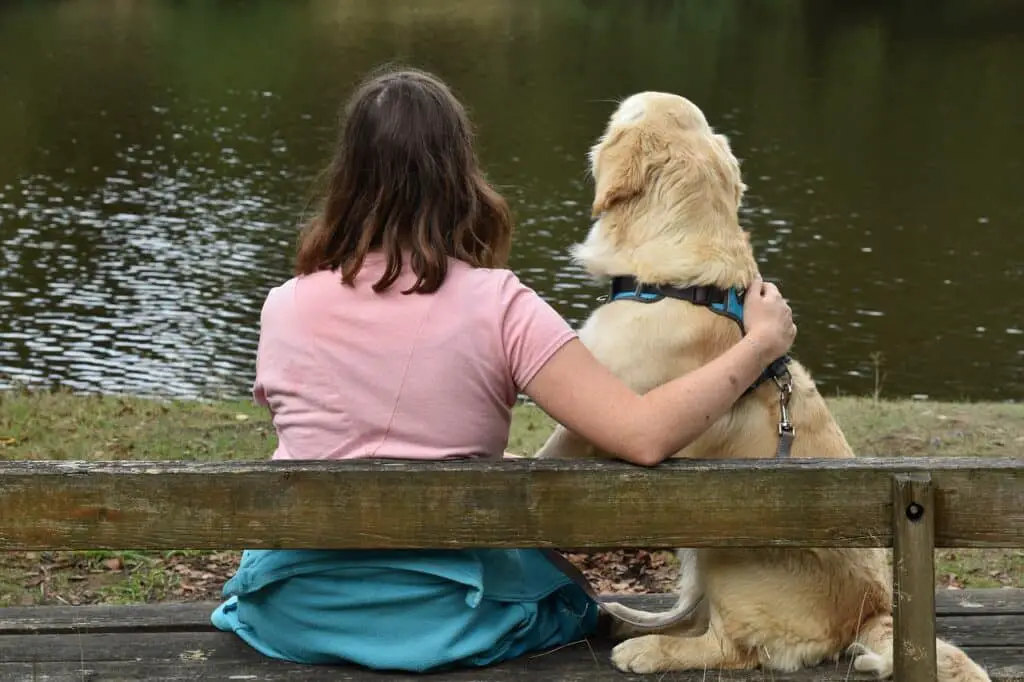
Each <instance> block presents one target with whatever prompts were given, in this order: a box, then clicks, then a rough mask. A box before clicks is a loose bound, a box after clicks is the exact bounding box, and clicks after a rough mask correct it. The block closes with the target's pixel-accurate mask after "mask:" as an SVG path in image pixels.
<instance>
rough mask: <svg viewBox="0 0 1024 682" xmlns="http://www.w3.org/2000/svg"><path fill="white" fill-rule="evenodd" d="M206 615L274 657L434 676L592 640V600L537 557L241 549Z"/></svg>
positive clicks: (530, 554) (490, 553)
mask: <svg viewBox="0 0 1024 682" xmlns="http://www.w3.org/2000/svg"><path fill="white" fill-rule="evenodd" d="M223 595H224V597H225V598H226V601H225V602H223V603H222V604H221V605H220V606H218V607H217V609H216V610H215V611H214V612H213V615H212V617H211V620H212V622H213V624H214V626H215V627H217V628H219V629H220V630H225V631H228V632H234V633H235V634H237V635H238V636H239V637H241V638H242V639H243V640H244V641H245V642H247V643H248V644H249V645H250V646H252V647H253V648H254V649H256V650H257V651H259V652H261V653H263V654H264V655H266V656H271V657H273V658H278V659H283V660H287V661H293V662H296V663H308V664H340V663H354V664H357V665H362V666H365V667H368V668H372V669H375V670H404V671H412V672H433V671H438V670H445V669H452V668H457V667H472V666H485V665H491V664H494V663H498V662H501V661H505V660H508V659H512V658H516V657H518V656H522V655H523V654H527V653H530V652H536V651H543V650H545V649H550V648H552V647H557V646H561V645H564V644H569V643H572V642H577V641H580V640H582V639H583V638H585V637H587V636H589V635H591V634H593V633H594V631H595V629H596V627H597V612H598V608H597V605H596V604H595V603H594V602H593V601H592V600H591V599H590V598H589V597H588V596H587V595H586V594H585V593H584V592H583V590H581V589H580V588H579V587H578V586H577V585H575V584H574V583H573V582H572V581H571V580H569V579H568V578H567V577H566V576H564V575H563V574H562V573H561V572H560V571H558V569H556V568H555V567H554V566H553V565H552V564H551V563H550V562H549V561H548V560H547V559H546V558H545V557H544V556H543V555H542V554H541V553H540V552H537V551H536V550H393V551H392V550H389V551H370V550H362V551H347V550H344V551H342V550H246V551H245V552H244V553H243V554H242V562H241V564H240V565H239V567H238V571H237V572H236V573H235V575H234V577H232V578H231V580H229V581H228V582H227V584H225V586H224V591H223Z"/></svg>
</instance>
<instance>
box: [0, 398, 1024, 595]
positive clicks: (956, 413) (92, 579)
mask: <svg viewBox="0 0 1024 682" xmlns="http://www.w3.org/2000/svg"><path fill="white" fill-rule="evenodd" d="M828 402H829V405H830V407H831V409H832V410H833V412H834V413H835V415H836V418H837V419H838V420H839V422H840V424H841V426H842V427H843V429H844V430H845V432H846V434H847V437H848V438H849V439H850V442H851V444H852V445H853V447H854V449H855V450H856V451H857V452H858V454H860V455H862V456H876V455H877V456H922V455H936V456H959V455H982V456H1010V457H1020V456H1022V455H1024V405H1008V404H987V403H935V402H916V401H915V402H910V401H881V402H876V401H873V400H870V399H864V398H831V399H829V401H828ZM551 428H552V422H551V421H550V419H548V418H547V417H546V416H545V415H544V414H543V413H541V412H539V411H538V410H536V409H533V408H529V407H520V408H517V410H516V414H515V419H514V421H513V428H512V436H511V439H510V442H509V450H511V451H513V452H520V453H531V452H533V451H534V450H536V448H537V447H539V446H540V444H541V443H542V442H543V441H544V439H545V438H546V437H547V435H548V433H549V432H550V430H551ZM274 442H275V437H274V432H273V428H272V426H271V424H270V422H269V419H268V417H267V415H266V413H265V411H264V410H262V409H260V408H258V407H256V406H254V405H252V404H251V403H250V402H248V401H242V402H219V403H211V404H204V403H196V402H158V401H151V400H143V399H132V398H120V397H109V396H107V397H100V396H72V395H70V394H68V393H61V392H55V393H0V458H2V459H74V460H89V459H92V460H108V459H110V460H117V459H189V460H247V459H264V458H267V457H269V455H270V453H271V452H272V451H273V447H274ZM576 559H577V560H578V562H579V563H581V564H582V565H585V567H586V569H587V573H588V574H589V575H590V576H591V577H592V578H593V579H595V580H597V581H598V582H600V583H602V584H603V585H604V586H606V587H607V588H608V589H615V590H616V591H622V590H639V591H642V590H646V589H670V588H671V584H672V580H673V575H672V573H673V567H672V563H671V561H670V560H667V559H666V557H665V555H664V553H653V554H652V553H647V552H642V551H641V552H631V553H621V552H620V553H611V555H602V560H600V561H595V560H594V557H583V556H580V557H576ZM937 559H938V575H937V582H938V584H940V585H946V586H954V587H957V586H961V587H995V586H1000V585H1013V586H1019V587H1024V552H1020V551H943V552H940V553H939V556H938V557H937ZM236 561H237V553H236V552H215V553H209V552H189V551H175V552H162V553H152V552H149V553H137V552H75V553H71V552H42V553H15V554H7V555H3V556H0V606H2V605H7V604H31V603H53V602H57V603H60V602H65V603H87V602H98V601H113V602H134V601H154V600H160V599H210V598H216V597H217V593H218V591H219V589H220V586H221V585H222V583H223V580H224V578H225V576H226V575H229V574H230V572H231V570H232V569H233V568H234V566H235V562H236ZM638 564H639V566H640V570H637V565H638Z"/></svg>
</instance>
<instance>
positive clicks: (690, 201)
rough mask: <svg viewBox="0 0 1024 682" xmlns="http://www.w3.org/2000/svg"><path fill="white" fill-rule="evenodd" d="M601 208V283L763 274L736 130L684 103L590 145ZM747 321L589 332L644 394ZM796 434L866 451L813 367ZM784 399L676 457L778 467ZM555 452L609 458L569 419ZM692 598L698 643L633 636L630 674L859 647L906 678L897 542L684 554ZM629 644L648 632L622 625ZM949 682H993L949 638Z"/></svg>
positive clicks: (634, 320)
mask: <svg viewBox="0 0 1024 682" xmlns="http://www.w3.org/2000/svg"><path fill="white" fill-rule="evenodd" d="M590 160H591V171H592V173H593V176H594V180H595V198H594V204H593V215H594V216H595V217H596V218H597V220H596V222H595V223H594V225H593V227H592V229H591V230H590V233H589V234H588V236H587V238H586V240H585V241H584V242H583V243H582V244H579V245H577V246H575V247H574V248H573V257H574V259H575V260H576V261H577V262H579V263H580V264H582V266H583V267H585V268H586V269H587V271H588V272H589V273H590V274H591V275H592V276H594V277H596V278H606V277H610V276H615V275H634V276H636V277H637V278H638V279H639V280H640V281H643V282H648V283H665V284H675V285H679V286H688V285H717V286H719V287H722V288H728V287H746V286H748V285H749V284H750V282H751V281H752V280H753V278H754V277H755V275H756V274H757V272H758V268H757V262H756V261H755V259H754V255H753V252H752V249H751V246H750V242H749V239H748V236H747V234H746V233H745V232H744V231H743V230H742V229H741V227H740V225H739V219H738V209H739V205H740V202H741V200H742V197H743V193H744V191H745V190H746V186H745V185H744V184H743V181H742V178H741V175H740V169H739V163H738V162H737V160H736V158H735V156H734V155H733V153H732V151H731V149H730V146H729V142H728V140H727V139H726V137H725V136H723V135H720V134H717V133H715V132H714V131H713V130H712V128H711V127H710V126H709V125H708V122H707V120H706V119H705V117H704V114H703V113H702V112H701V110H700V109H699V108H698V107H696V106H695V105H694V104H693V103H691V102H690V101H689V100H687V99H685V98H683V97H679V96H677V95H673V94H668V93H658V92H644V93H640V94H637V95H634V96H632V97H630V98H628V99H626V100H625V101H623V102H622V103H621V104H620V105H619V107H618V108H617V110H616V111H615V113H614V114H613V116H612V118H611V120H610V121H609V123H608V126H607V128H606V130H605V131H604V134H603V135H602V136H601V139H600V140H599V141H598V142H597V144H596V145H595V146H594V147H593V148H592V149H591V151H590ZM740 333H741V332H740V329H739V327H738V325H736V324H735V323H734V322H733V321H732V320H729V319H728V318H725V317H722V316H720V315H717V314H715V313H713V312H711V311H709V310H707V309H706V308H702V307H700V306H696V305H692V304H690V303H686V302H683V301H678V300H674V299H664V300H662V301H660V302H658V303H655V304H640V303H636V302H632V301H618V302H609V303H607V304H605V305H603V306H601V307H599V308H598V309H597V310H595V311H594V312H593V314H592V315H591V316H590V317H589V319H588V320H587V321H586V323H585V324H584V325H583V327H582V328H581V329H580V338H581V339H582V341H583V343H584V344H586V346H587V347H589V348H590V350H591V351H592V352H593V353H594V354H595V356H596V357H597V358H598V360H600V361H601V362H602V363H604V364H605V365H607V366H608V367H609V368H610V369H611V370H612V371H613V372H614V373H615V374H617V375H618V376H619V377H620V378H621V379H623V380H624V381H625V382H626V383H628V384H629V385H630V386H631V387H632V388H633V389H634V390H636V391H638V392H641V393H643V392H646V391H649V390H650V389H652V388H654V387H656V386H658V385H660V384H662V383H664V382H666V381H669V380H670V379H673V378H675V377H678V376H680V375H682V374H685V373H686V372H689V371H691V370H693V369H695V368H696V367H698V366H700V365H702V364H704V363H707V362H708V361H710V360H711V359H713V358H714V357H716V356H717V355H719V354H721V353H722V352H724V351H725V350H726V349H727V348H728V347H729V346H731V345H732V344H734V343H736V342H737V341H738V340H739V338H740ZM790 372H791V374H792V377H793V389H794V391H793V397H792V401H791V404H790V413H791V419H792V422H793V424H794V426H795V428H796V440H795V441H794V444H793V451H792V456H793V457H837V458H839V457H853V456H854V454H853V452H852V450H851V448H850V446H849V444H848V443H847V441H846V438H845V437H844V435H843V433H842V431H841V430H840V429H839V426H838V425H837V424H836V422H835V420H834V419H833V418H832V415H831V413H830V412H829V410H828V408H827V406H826V404H825V402H824V400H823V399H822V396H821V395H820V394H819V393H818V391H817V389H816V388H815V384H814V382H813V380H812V379H811V377H810V375H809V373H808V372H807V370H806V369H805V368H804V367H803V366H802V365H801V364H800V363H799V362H796V361H793V362H792V363H791V365H790ZM778 397H779V396H778V391H777V388H776V387H775V385H774V384H773V383H772V382H766V383H765V384H763V385H762V386H761V387H759V388H758V389H757V390H756V391H754V392H753V393H752V394H751V395H749V396H747V397H746V398H744V399H741V400H740V401H739V402H738V403H737V404H736V405H735V406H734V407H733V408H732V409H731V411H729V412H728V413H727V414H726V415H725V416H723V417H722V418H721V419H719V420H718V421H717V422H716V423H714V424H713V425H712V426H711V427H710V428H709V429H708V430H707V431H706V432H705V433H704V434H703V435H701V436H700V437H699V438H698V439H697V440H696V441H694V442H693V443H692V444H690V445H689V446H687V447H686V448H685V449H683V450H682V451H680V452H678V453H676V454H675V455H674V456H676V457H688V458H700V459H717V458H727V457H740V458H771V457H774V455H775V448H776V444H777V431H776V429H777V424H778V418H779V412H778V409H779V408H778ZM538 456H540V457H609V455H608V453H604V452H599V451H597V450H596V449H595V448H594V447H593V446H591V445H590V444H589V443H586V442H585V441H583V440H582V439H581V438H579V437H578V436H576V435H575V434H573V433H570V432H569V431H567V430H566V429H565V428H564V427H561V426H559V427H558V428H557V429H556V431H555V432H554V433H553V434H552V435H551V437H550V438H549V439H548V442H547V443H546V444H545V445H544V447H543V448H542V449H541V451H540V452H539V453H538ZM680 558H681V559H682V560H683V565H684V566H691V565H693V566H695V568H693V569H692V570H684V571H683V575H682V578H681V583H680V589H681V593H682V595H683V596H684V597H685V596H687V595H688V594H689V595H692V594H693V593H694V592H695V591H696V590H699V589H700V588H699V586H698V583H700V582H702V583H703V584H704V586H705V589H706V594H707V597H708V600H709V603H710V608H711V623H710V627H709V628H708V630H707V632H706V633H705V634H703V635H701V636H697V637H683V636H679V634H680V632H679V631H677V632H676V633H675V635H673V631H672V628H667V629H666V630H664V631H661V632H659V633H658V634H648V635H644V636H637V637H633V638H631V639H627V640H626V641H623V642H622V643H620V644H619V645H618V646H616V647H615V649H614V651H613V653H612V660H613V662H614V664H615V665H616V666H617V667H618V668H619V669H620V670H623V671H632V672H638V673H650V672H661V671H671V670H684V669H703V668H720V669H721V668H754V667H757V666H762V667H763V668H766V669H773V670H778V671H794V670H796V669H799V668H801V667H806V666H813V665H816V664H818V663H820V662H823V661H825V660H835V659H838V657H840V656H841V655H842V654H843V653H844V652H846V651H852V652H854V653H856V654H857V655H856V658H855V659H854V667H855V668H856V669H858V670H866V671H874V672H876V673H877V674H878V675H879V677H889V676H891V675H892V659H893V639H892V586H891V576H890V572H889V569H888V566H887V562H886V555H885V551H884V550H882V549H808V550H794V549H789V550H783V549H758V550H736V549H703V550H699V551H696V550H687V549H684V550H680ZM620 634H623V635H628V634H635V632H633V633H630V632H628V631H627V632H622V631H620ZM937 647H938V650H937V653H938V669H939V676H938V679H939V680H940V681H942V682H983V681H987V680H989V677H988V675H987V674H986V673H985V672H984V671H983V670H982V669H981V667H980V666H978V665H977V664H976V663H974V662H973V661H971V660H970V659H969V658H968V657H967V655H966V654H964V652H963V651H961V650H960V649H958V648H956V647H955V646H953V645H951V644H949V643H947V642H944V641H942V640H939V641H938V642H937Z"/></svg>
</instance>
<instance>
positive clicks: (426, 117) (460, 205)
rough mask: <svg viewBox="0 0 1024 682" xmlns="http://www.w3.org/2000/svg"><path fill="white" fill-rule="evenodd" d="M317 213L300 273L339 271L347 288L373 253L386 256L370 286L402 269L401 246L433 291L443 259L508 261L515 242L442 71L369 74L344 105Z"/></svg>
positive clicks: (487, 263) (302, 244)
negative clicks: (335, 145)
mask: <svg viewBox="0 0 1024 682" xmlns="http://www.w3.org/2000/svg"><path fill="white" fill-rule="evenodd" d="M327 175H328V178H327V185H326V188H325V191H324V196H323V199H322V203H321V206H320V213H319V215H318V216H317V217H316V218H314V219H313V220H312V221H311V222H310V223H309V224H308V225H307V227H306V228H305V229H304V230H303V232H302V234H301V237H300V239H299V248H298V254H297V257H296V266H295V270H296V274H299V275H308V274H312V273H314V272H317V271H320V270H338V269H340V270H341V273H342V281H343V282H344V283H345V284H349V285H351V284H352V283H353V281H354V279H355V277H356V275H357V274H358V273H359V270H360V268H361V267H362V265H363V261H364V259H365V258H366V254H367V253H368V252H369V251H371V250H377V249H380V250H381V251H383V252H384V253H385V255H386V256H387V266H386V268H385V270H384V274H383V275H382V276H381V278H380V279H379V280H378V281H377V282H376V283H375V284H374V285H373V289H374V291H378V292H379V291H384V290H385V289H387V288H388V287H390V286H391V284H393V283H394V282H395V280H396V279H397V278H398V276H399V275H400V274H401V270H402V252H403V250H405V251H408V253H409V265H410V266H411V267H412V270H413V272H415V273H416V277H417V279H416V283H415V284H414V285H413V286H412V287H410V288H409V289H408V290H406V291H404V292H402V293H413V292H420V293H431V292H434V291H436V290H437V289H438V287H440V286H441V284H442V283H443V282H444V279H445V276H446V275H447V272H448V262H447V257H454V258H457V259H459V260H462V261H465V262H466V263H469V264H470V265H472V266H473V267H504V266H505V265H506V262H507V259H508V254H509V250H510V248H511V240H512V215H511V212H510V210H509V207H508V203H507V202H506V201H505V199H504V198H503V197H502V196H501V195H500V194H499V193H498V192H497V191H496V190H495V189H494V188H493V187H491V186H490V185H489V184H488V183H487V181H486V180H485V178H484V176H483V173H482V171H481V170H480V167H479V164H478V162H477V158H476V153H475V152H474V150H473V133H472V130H471V127H470V123H469V118H468V116H467V115H466V111H465V109H464V108H463V107H462V105H461V104H460V103H459V101H458V100H457V99H456V98H455V96H454V95H453V94H452V93H451V91H450V90H449V89H448V87H447V86H446V85H445V84H444V83H443V82H441V80H440V79H438V78H437V77H435V76H433V75H431V74H429V73H426V72H424V71H420V70H418V69H402V70H391V69H387V70H383V71H382V72H378V73H377V74H371V77H370V78H368V79H367V80H365V81H364V82H363V83H362V84H361V85H360V86H359V87H358V88H357V89H356V91H355V92H354V94H353V95H352V97H351V98H350V99H349V101H348V103H347V104H346V106H345V108H344V111H343V118H342V125H341V131H340V137H339V139H338V143H337V149H336V151H335V154H334V159H333V161H332V162H331V164H330V166H329V168H328V171H327Z"/></svg>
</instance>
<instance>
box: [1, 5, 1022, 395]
mask: <svg viewBox="0 0 1024 682" xmlns="http://www.w3.org/2000/svg"><path fill="white" fill-rule="evenodd" d="M394 59H398V60H401V61H404V62H406V63H411V64H415V65H417V66H422V67H425V68H428V69H431V70H434V71H436V72H438V73H439V74H440V75H441V76H442V77H444V78H445V79H446V80H447V81H449V82H450V83H451V84H452V86H453V88H454V89H455V90H456V92H457V93H458V94H459V96H460V97H461V98H462V99H463V100H464V101H465V103H466V104H467V106H468V107H469V108H470V109H471V112H472V116H473V118H474V120H475V122H476V123H477V125H478V128H479V134H480V153H481V156H482V158H483V160H484V162H485V165H486V168H487V170H488V173H489V174H490V176H491V178H492V179H493V180H494V181H495V182H496V183H497V184H499V185H500V187H501V188H502V190H503V191H504V192H505V193H506V194H507V196H508V197H509V198H510V200H511V201H512V203H513V206H514V209H515V211H516V214H517V217H518V221H519V222H518V234H517V237H516V241H515V248H514V257H513V261H512V267H513V268H514V269H515V270H516V271H517V272H518V273H519V275H520V276H521V277H522V278H523V279H524V280H525V281H526V282H527V283H529V284H530V285H532V286H534V287H536V288H537V289H538V290H539V291H540V292H541V293H542V294H543V295H544V296H545V297H547V298H548V300H550V301H551V302H552V303H553V304H554V305H555V306H556V307H557V308H558V310H559V311H560V312H562V313H563V314H564V315H565V316H566V317H567V318H569V319H570V320H571V321H573V322H574V323H579V322H580V321H581V320H582V319H583V318H584V317H585V316H586V315H587V313H588V311H589V310H591V309H592V308H593V307H594V306H595V305H596V301H595V298H596V297H597V296H598V295H600V294H601V293H602V292H601V291H600V290H599V289H598V287H597V286H595V285H594V284H592V283H591V282H589V281H588V280H587V279H586V278H585V277H584V276H583V274H582V273H581V272H580V271H579V270H578V269H577V268H575V267H573V266H571V265H570V264H568V263H567V262H566V251H567V248H568V247H569V246H570V245H571V244H572V243H573V242H575V241H578V240H580V239H581V238H582V237H583V236H584V234H585V233H586V230H587V229H588V227H589V218H588V213H589V210H588V207H589V204H590V199H591V192H592V187H591V185H590V183H589V180H588V177H587V174H586V157H585V154H586V151H587V148H588V147H589V145H590V144H591V143H592V142H593V140H594V139H595V137H596V136H597V135H598V134H600V132H601V129H602V127H603V126H604V123H605V120H606V118H607V116H608V115H609V113H610V112H611V110H612V108H613V107H614V101H615V100H616V99H619V98H622V97H625V96H627V95H629V94H631V93H633V92H636V91H639V90H646V89H660V90H669V91H673V92H677V93H680V94H683V95H685V96H687V97H689V98H691V99H692V100H694V101H695V102H696V103H697V104H698V105H699V106H701V107H702V108H703V109H704V111H705V112H706V114H707V116H708V118H709V119H710V121H711V122H712V124H713V125H715V126H716V127H718V128H719V129H720V130H721V131H722V132H725V133H726V134H728V135H729V136H730V138H731V140H732V143H733V147H734V150H735V152H736V153H737V155H738V156H739V157H740V158H741V160H742V163H743V171H744V174H745V179H746V182H747V184H748V185H749V186H750V191H749V195H748V196H749V199H748V202H747V205H746V207H745V209H744V213H743V216H742V220H743V223H744V225H745V227H746V228H748V229H749V230H750V231H751V233H752V236H753V239H754V244H755V248H756V249H757V252H758V254H759V257H760V260H761V263H762V266H761V267H762V272H764V274H765V275H766V276H768V277H772V278H776V279H779V280H781V282H782V289H783V292H784V293H785V295H786V296H787V297H788V298H789V299H790V300H791V302H792V304H793V306H794V309H795V310H796V312H797V314H798V318H799V319H798V322H799V325H800V338H799V340H798V343H797V347H796V349H795V352H796V355H797V356H798V357H799V358H800V359H801V360H803V361H804V362H805V363H806V364H807V365H808V366H809V367H810V368H811V370H812V372H813V373H814V375H815V377H816V378H817V380H818V381H819V383H820V385H821V389H822V391H823V392H824V393H825V394H826V395H833V394H836V393H837V392H841V393H846V394H866V393H870V392H871V391H872V390H874V388H875V376H874V375H875V360H873V358H876V359H877V358H878V357H879V356H876V355H875V354H878V353H880V354H881V356H880V358H881V363H882V364H881V372H882V373H884V377H883V383H882V387H881V388H882V393H883V395H889V396H910V395H926V396H929V397H931V398H936V399H960V398H970V399H978V400H981V399H993V400H1019V399H1021V398H1022V397H1024V295H1022V290H1024V161H1022V159H1024V118H1022V112H1024V77H1022V75H1021V74H1024V3H1021V2H1018V1H1016V0H1005V1H1002V2H997V1H993V0H958V1H954V0H927V1H923V0H919V1H914V0H906V1H885V0H862V1H858V2H838V1H836V2H832V1H828V0H806V1H795V0H792V1H790V0H773V1H771V2H752V1H751V2H743V1H739V0H737V1H730V2H722V1H721V0H703V1H696V0H694V1H690V2H669V1H654V0H651V1H644V0H631V1H630V2H624V1H621V0H557V1H556V0H464V1H463V2H456V1H454V0H450V1H441V0H436V1H435V0H427V1H422V2H421V1H419V0H348V1H345V2H342V1H340V0H339V1H328V0H288V1H284V0H278V1H269V0H267V1H256V0H251V1H248V2H241V1H235V2H229V1H218V0H199V1H194V2H173V1H171V0H65V1H63V2H59V1H44V0H39V1H34V2H33V1H29V0H24V1H16V0H15V1H8V2H4V3H3V4H2V5H0V237H2V246H0V258H2V260H0V316H2V317H0V385H7V386H9V385H13V384H16V383H28V384H50V383H54V382H59V383H61V384H64V385H68V386H71V387H73V388H76V389H82V390H91V391H107V392H131V393H140V394H166V395H174V396H182V397H194V396H217V395H245V394H246V393H247V391H248V389H249V385H250V382H251V379H252V372H253V360H254V354H255V349H256V341H257V332H258V328H257V325H258V319H259V310H260V305H261V303H262V301H263V297H264V296H265V294H266V292H267V290H268V289H269V288H270V287H271V286H274V285H276V284H277V283H280V282H281V281H283V280H284V279H286V278H288V277H289V276H290V270H289V268H290V265H291V259H292V247H293V244H294V241H295V225H296V221H297V220H298V219H299V217H300V215H302V213H303V210H304V209H305V207H306V205H307V202H308V201H309V200H310V197H311V194H310V193H311V190H312V183H313V180H314V177H315V176H316V174H317V173H318V171H319V170H320V169H321V168H322V167H323V165H324V164H325V163H326V161H327V159H328V156H329V154H330V149H331V143H332V140H333V137H334V126H335V120H336V112H337V109H338V106H339V104H340V103H341V102H342V101H343V100H344V98H345V97H346V96H347V94H348V91H349V88H350V87H351V86H352V85H353V84H354V83H355V82H356V81H357V80H358V79H359V78H360V77H361V76H362V75H363V73H364V72H365V71H366V70H368V69H370V68H372V67H373V66H374V65H376V64H378V63H380V62H383V61H387V60H394Z"/></svg>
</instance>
